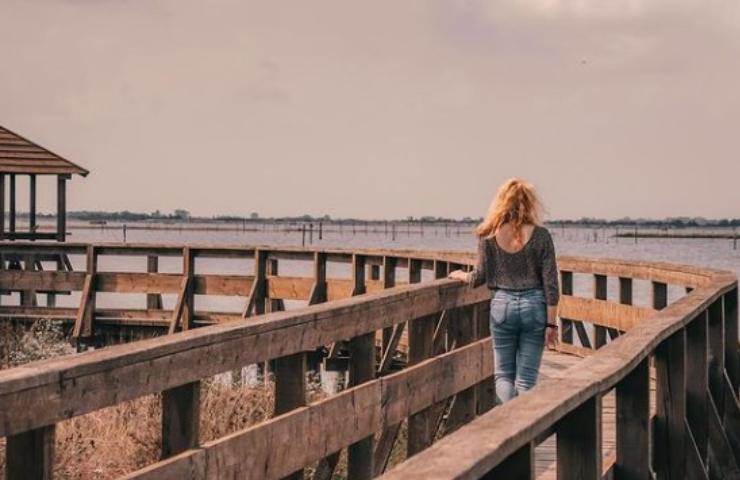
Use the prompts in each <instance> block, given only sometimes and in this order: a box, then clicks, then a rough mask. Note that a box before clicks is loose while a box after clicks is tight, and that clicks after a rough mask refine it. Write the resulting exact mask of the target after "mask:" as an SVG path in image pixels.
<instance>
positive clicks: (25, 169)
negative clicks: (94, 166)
mask: <svg viewBox="0 0 740 480" xmlns="http://www.w3.org/2000/svg"><path fill="white" fill-rule="evenodd" d="M0 173H19V174H38V175H73V174H77V175H82V176H83V177H85V176H87V174H88V173H90V172H88V171H87V170H85V169H84V168H82V167H80V166H79V165H76V164H74V163H72V162H70V161H69V160H67V159H65V158H62V157H60V156H59V155H57V154H56V153H53V152H50V151H49V150H47V149H45V148H44V147H42V146H40V145H37V144H35V143H33V142H32V141H30V140H27V139H25V138H23V137H21V136H20V135H18V134H17V133H14V132H12V131H10V130H8V129H7V128H4V127H3V126H2V125H0Z"/></svg>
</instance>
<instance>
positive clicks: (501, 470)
mask: <svg viewBox="0 0 740 480" xmlns="http://www.w3.org/2000/svg"><path fill="white" fill-rule="evenodd" d="M534 450H535V445H534V444H533V443H532V442H529V443H527V444H526V445H524V446H523V447H521V448H519V449H518V450H517V451H516V452H514V453H512V454H511V455H509V456H508V457H506V460H504V461H503V462H501V463H499V464H498V465H497V466H496V468H494V469H493V470H491V471H490V472H489V473H488V474H486V475H485V476H483V477H482V478H483V480H497V479H507V480H534V479H535V473H536V472H535V463H534Z"/></svg>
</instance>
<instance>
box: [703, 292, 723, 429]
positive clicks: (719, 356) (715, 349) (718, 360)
mask: <svg viewBox="0 0 740 480" xmlns="http://www.w3.org/2000/svg"><path fill="white" fill-rule="evenodd" d="M723 309H724V303H723V298H719V299H717V300H716V301H715V302H714V303H712V304H711V305H710V306H709V309H708V311H707V315H708V333H707V335H708V337H709V338H708V348H709V354H708V358H707V361H708V367H709V378H708V380H709V392H710V393H711V395H712V398H713V400H714V403H715V406H716V407H717V413H718V414H719V417H720V418H722V416H723V415H724V411H725V410H724V375H725V325H724V312H723Z"/></svg>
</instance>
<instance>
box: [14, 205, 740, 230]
mask: <svg viewBox="0 0 740 480" xmlns="http://www.w3.org/2000/svg"><path fill="white" fill-rule="evenodd" d="M24 215H25V216H27V212H19V216H21V217H22V216H24ZM37 216H38V217H39V218H53V217H56V214H54V213H38V214H37ZM67 218H68V219H72V220H80V221H88V222H94V223H99V222H106V221H113V222H140V221H193V222H196V221H197V222H224V223H227V222H229V223H234V222H244V223H257V222H266V221H269V222H314V223H319V222H327V223H330V222H331V223H352V222H355V223H373V222H391V223H404V222H417V223H427V224H434V223H477V222H480V221H481V220H482V217H463V218H452V217H441V216H431V215H427V216H421V217H414V216H408V217H406V218H396V219H373V220H368V219H360V218H332V217H331V216H330V215H320V216H317V215H309V214H304V215H296V216H282V217H262V216H260V215H259V213H257V212H252V213H250V214H249V215H246V216H240V215H213V216H194V215H191V213H190V212H189V211H188V210H185V209H176V210H174V211H172V212H169V213H165V212H161V211H160V210H155V211H153V212H151V213H145V212H131V211H128V210H122V211H113V212H110V211H103V210H76V211H70V212H67ZM545 223H547V224H549V225H558V226H589V227H620V226H630V227H634V226H638V227H673V228H688V227H740V218H719V219H712V218H705V217H668V218H663V219H654V218H630V217H623V218H619V219H605V218H595V217H582V218H579V219H550V220H547V221H546V222H545Z"/></svg>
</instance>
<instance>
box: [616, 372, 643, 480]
mask: <svg viewBox="0 0 740 480" xmlns="http://www.w3.org/2000/svg"><path fill="white" fill-rule="evenodd" d="M616 392H617V393H616V395H617V420H616V422H617V462H616V465H615V469H614V475H615V478H618V479H620V480H644V479H646V478H651V477H650V475H651V473H650V369H649V360H648V359H645V360H643V361H642V362H640V363H639V364H638V365H637V367H635V369H634V370H633V371H632V372H630V373H629V374H628V375H627V376H626V377H625V378H624V379H623V380H622V381H621V382H619V383H618V384H617V387H616Z"/></svg>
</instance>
